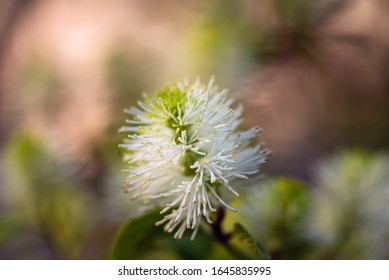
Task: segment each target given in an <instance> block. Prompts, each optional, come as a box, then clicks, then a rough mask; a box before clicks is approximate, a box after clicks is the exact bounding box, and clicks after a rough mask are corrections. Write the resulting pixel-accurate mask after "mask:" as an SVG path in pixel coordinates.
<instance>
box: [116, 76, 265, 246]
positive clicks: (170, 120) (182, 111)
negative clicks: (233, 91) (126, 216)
mask: <svg viewBox="0 0 389 280" xmlns="http://www.w3.org/2000/svg"><path fill="white" fill-rule="evenodd" d="M226 95H227V90H221V91H220V90H219V89H218V88H217V87H216V86H214V85H213V80H211V81H210V83H209V84H208V85H203V84H201V83H200V81H199V80H197V81H196V82H194V83H192V84H190V83H189V82H188V81H185V82H183V83H177V84H175V85H173V86H171V87H165V88H164V89H162V90H160V91H158V92H157V93H156V94H155V95H146V96H145V101H144V102H139V107H138V108H134V107H133V108H130V109H128V110H125V112H126V113H128V114H130V115H132V117H131V119H129V120H127V123H128V126H125V127H122V128H121V129H120V131H121V132H125V133H128V139H126V141H125V143H124V144H121V145H120V147H122V148H124V149H126V150H127V151H128V153H127V154H126V155H125V160H127V161H128V164H129V168H128V169H126V170H124V171H125V172H128V178H127V183H126V191H127V192H130V193H131V194H132V198H133V199H142V200H143V201H144V202H145V203H147V202H150V200H154V201H155V202H157V203H158V204H159V205H160V206H162V207H163V209H162V211H161V214H163V215H164V216H163V218H162V220H160V221H159V222H157V223H156V224H157V225H162V224H164V229H165V230H166V231H168V232H173V231H174V230H176V232H175V235H174V237H175V238H181V237H182V235H183V234H184V231H185V230H186V229H192V230H193V233H192V239H193V238H194V237H195V235H196V232H197V230H198V228H199V225H200V221H201V220H202V219H203V218H204V219H205V220H206V221H207V222H208V223H212V220H211V218H210V213H211V212H215V211H216V209H217V206H220V205H222V206H224V207H225V208H227V209H230V210H232V211H235V209H233V208H232V207H230V206H229V205H228V204H227V202H225V201H224V200H223V197H222V192H221V191H222V189H223V188H226V189H228V190H229V191H230V192H232V193H233V194H235V195H236V196H238V193H237V191H236V190H235V189H234V188H233V186H234V184H236V182H237V181H238V179H247V178H248V177H249V176H251V175H254V174H257V173H258V172H259V166H260V165H261V164H262V163H264V162H265V161H266V159H267V158H268V156H269V152H268V151H267V150H266V149H265V148H264V147H263V146H261V145H258V146H255V147H250V146H249V142H250V141H252V140H253V139H255V138H256V137H257V136H258V134H259V132H260V129H259V128H257V127H254V128H252V129H249V130H247V131H242V132H239V131H237V129H238V126H239V125H240V124H241V121H242V120H241V108H238V109H236V110H234V109H231V108H230V106H231V105H232V103H233V101H232V100H231V99H228V98H227V96H226Z"/></svg>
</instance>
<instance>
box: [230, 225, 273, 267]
mask: <svg viewBox="0 0 389 280" xmlns="http://www.w3.org/2000/svg"><path fill="white" fill-rule="evenodd" d="M233 232H234V234H236V235H237V236H238V238H239V239H240V240H242V241H243V242H244V243H245V244H246V246H247V247H249V248H250V249H252V250H253V251H254V252H255V253H256V254H257V255H258V256H260V257H262V258H265V259H270V254H269V253H268V252H267V251H266V249H265V248H264V247H263V246H262V244H261V243H259V242H258V241H257V240H256V239H254V238H253V237H252V236H251V234H250V233H249V232H248V231H247V230H246V228H245V227H244V226H242V225H241V224H240V223H236V224H235V226H234V231H233Z"/></svg>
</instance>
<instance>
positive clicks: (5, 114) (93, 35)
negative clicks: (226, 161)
mask: <svg viewBox="0 0 389 280" xmlns="http://www.w3.org/2000/svg"><path fill="white" fill-rule="evenodd" d="M212 75H214V76H215V77H216V84H218V85H219V86H220V87H222V88H225V87H227V88H230V89H231V94H232V96H234V97H235V98H236V99H237V101H238V102H240V103H243V105H244V109H245V111H244V118H245V121H246V122H245V126H252V125H259V126H260V127H262V128H264V132H263V135H262V136H261V141H264V142H265V143H266V145H267V146H268V147H269V149H271V150H272V157H271V160H270V161H269V163H268V164H267V166H266V168H265V170H264V171H265V173H266V175H267V176H272V175H280V174H282V175H283V176H291V177H295V178H300V179H302V180H305V181H308V182H309V181H312V180H313V178H312V170H313V169H314V167H315V165H316V164H317V162H318V161H319V160H321V159H323V158H326V157H327V156H328V155H329V154H331V153H332V152H334V151H337V150H339V149H342V148H344V147H362V148H364V149H367V150H381V149H387V148H388V147H389V122H388V120H389V2H388V1H387V0H316V1H313V0H293V1H292V0H262V1H255V0H244V1H233V0H224V1H223V0H218V1H189V0H184V1H178V0H166V1H150V0H146V1H141V0H112V1H102V0H100V1H96V0H94V1H92V0H81V1H66V0H50V1H44V0H41V1H34V0H29V1H28V0H8V1H7V0H0V167H1V168H0V223H1V224H0V258H16V259H18V258H43V259H46V258H47V259H51V258H76V259H78V258H81V259H85V258H92V259H96V258H97V259H100V258H103V259H104V258H107V257H108V256H109V247H110V246H111V243H112V239H113V236H114V233H115V231H116V230H117V228H118V226H119V225H120V224H121V223H122V222H123V221H125V220H126V219H127V218H128V217H129V216H131V215H136V212H137V210H136V209H137V207H134V206H131V205H127V204H130V202H129V201H127V200H126V199H125V198H123V197H124V195H122V192H121V185H122V181H123V179H124V177H123V175H122V174H120V169H121V166H122V163H121V152H120V151H119V149H118V148H117V144H118V143H120V141H121V138H122V136H121V135H119V134H118V133H117V130H118V128H119V127H120V126H121V125H122V124H123V123H124V119H125V115H124V114H123V113H122V110H123V108H125V107H129V106H131V105H132V104H136V103H135V102H136V101H137V99H139V98H140V97H141V94H142V92H153V91H154V90H156V89H158V88H159V87H161V86H163V85H166V84H170V83H172V82H175V81H177V80H181V79H184V78H189V79H195V78H196V77H200V78H201V80H202V81H203V82H208V80H209V79H210V77H211V76H212ZM122 196H123V197H122ZM53 220H54V221H55V222H53Z"/></svg>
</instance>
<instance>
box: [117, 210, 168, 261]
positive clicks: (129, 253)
mask: <svg viewBox="0 0 389 280" xmlns="http://www.w3.org/2000/svg"><path fill="white" fill-rule="evenodd" d="M159 211H160V210H159V209H154V210H152V211H150V212H148V213H146V214H144V215H143V216H141V217H138V218H136V219H132V220H130V221H129V222H128V223H127V224H125V225H124V226H123V227H122V229H121V230H120V231H119V234H118V235H117V237H116V240H115V243H114V245H113V249H112V258H113V259H116V260H131V259H140V258H142V257H144V255H145V254H146V253H147V252H148V251H149V250H150V249H151V248H155V247H156V245H157V242H158V241H160V239H161V237H162V236H164V235H166V233H165V232H164V231H163V228H162V227H157V226H156V225H155V223H156V222H157V221H158V220H160V219H161V214H160V213H159Z"/></svg>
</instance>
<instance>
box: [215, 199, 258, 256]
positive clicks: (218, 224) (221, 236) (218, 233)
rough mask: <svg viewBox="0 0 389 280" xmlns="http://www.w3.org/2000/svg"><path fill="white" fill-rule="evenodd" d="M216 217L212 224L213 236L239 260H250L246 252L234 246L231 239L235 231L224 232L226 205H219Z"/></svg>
mask: <svg viewBox="0 0 389 280" xmlns="http://www.w3.org/2000/svg"><path fill="white" fill-rule="evenodd" d="M216 213H217V215H216V219H215V221H214V223H213V224H211V225H210V226H211V228H212V233H213V237H214V238H215V239H216V240H217V241H218V242H219V243H220V244H221V245H222V246H223V247H224V248H225V249H226V250H227V251H228V252H229V253H230V254H231V255H232V256H234V257H235V258H236V259H238V260H248V259H250V258H249V257H248V256H247V255H246V254H244V253H243V252H241V251H240V250H239V249H237V248H236V247H234V246H233V245H232V244H231V243H230V240H231V238H232V237H233V233H232V232H229V233H226V232H223V228H222V222H223V220H224V218H225V216H226V211H225V208H224V207H222V206H221V207H219V208H218V210H217V212H216Z"/></svg>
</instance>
